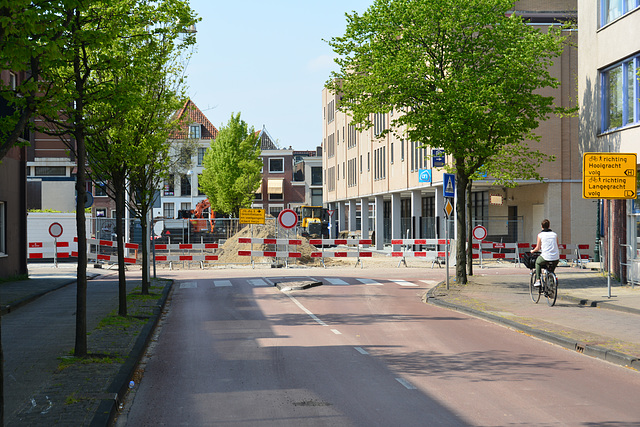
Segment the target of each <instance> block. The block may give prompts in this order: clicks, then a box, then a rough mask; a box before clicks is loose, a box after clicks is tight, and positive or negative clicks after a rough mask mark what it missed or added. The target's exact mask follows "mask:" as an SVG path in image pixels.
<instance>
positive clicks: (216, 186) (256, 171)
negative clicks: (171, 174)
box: [200, 113, 262, 217]
mask: <svg viewBox="0 0 640 427" xmlns="http://www.w3.org/2000/svg"><path fill="white" fill-rule="evenodd" d="M203 165H204V170H203V173H202V176H201V178H200V189H201V190H202V191H203V192H204V193H205V194H206V195H207V197H208V198H209V202H210V203H211V206H212V209H213V210H215V211H216V212H222V213H225V214H231V215H234V216H236V217H237V215H238V214H239V212H240V208H244V207H249V206H251V202H252V201H253V198H254V193H255V191H256V190H257V189H258V187H259V185H260V180H261V179H262V175H261V170H262V159H261V158H260V142H259V140H258V134H257V133H256V132H254V130H253V127H251V128H249V127H248V125H247V123H245V121H244V120H241V119H240V113H238V114H235V115H234V114H233V113H232V114H231V118H230V119H229V122H228V123H227V125H226V126H221V128H220V130H219V132H218V138H217V139H216V140H215V141H212V142H211V145H210V147H209V148H208V149H207V152H206V154H205V156H204V160H203Z"/></svg>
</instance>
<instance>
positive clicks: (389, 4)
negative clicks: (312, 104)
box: [327, 0, 566, 283]
mask: <svg viewBox="0 0 640 427" xmlns="http://www.w3.org/2000/svg"><path fill="white" fill-rule="evenodd" d="M513 4H514V1H512V0H376V1H375V2H374V3H373V5H372V6H371V7H370V8H369V9H368V10H367V11H366V12H365V13H363V14H362V15H358V14H357V13H353V14H352V15H347V28H346V32H345V34H344V36H341V37H335V38H332V39H331V40H330V41H329V42H328V43H329V45H330V46H331V47H332V48H333V50H334V51H335V52H336V53H337V54H338V55H339V57H338V59H336V62H337V63H338V65H339V66H340V70H339V71H337V72H334V73H332V80H330V81H329V82H327V87H328V88H329V89H331V90H333V91H334V92H335V93H340V94H341V95H342V101H341V106H340V108H342V109H343V110H346V111H348V112H349V113H350V114H351V115H352V117H353V120H354V122H356V123H358V124H360V125H361V126H363V127H365V128H366V127H371V126H372V123H371V120H370V117H371V114H373V113H387V112H389V111H396V112H399V113H400V114H396V115H394V117H395V118H394V119H393V121H392V123H391V125H392V126H391V129H390V130H387V132H390V131H394V132H396V133H397V134H399V135H403V136H404V137H408V138H409V139H411V140H412V141H420V142H422V143H423V144H424V146H427V145H429V146H431V147H437V148H443V149H444V150H445V152H446V153H447V154H450V155H451V156H452V157H453V165H452V168H453V170H454V171H455V173H456V175H457V179H456V187H457V202H456V214H457V220H458V228H457V229H458V235H457V247H456V256H457V262H456V276H457V280H458V282H459V283H466V282H467V276H466V260H465V245H466V234H467V232H466V227H465V222H466V216H465V206H466V203H465V199H466V194H467V191H466V190H467V186H468V185H470V183H471V179H472V178H474V176H477V175H475V174H477V173H478V172H482V171H487V172H489V173H491V174H492V175H493V176H495V177H496V179H498V180H499V181H500V182H508V181H512V180H513V179H516V178H520V179H522V178H524V179H526V178H531V177H537V175H536V172H535V168H536V166H537V165H539V163H540V162H541V161H543V160H545V159H548V157H547V156H545V155H544V153H540V152H539V151H536V150H533V149H532V148H531V147H530V145H531V143H532V142H533V143H535V141H536V140H537V138H536V137H535V135H533V131H534V129H536V128H537V126H538V123H539V121H541V120H545V119H547V118H548V117H549V115H551V114H558V113H565V112H566V111H565V110H563V109H562V108H559V107H556V106H554V104H553V98H552V97H548V96H543V95H542V94H541V93H540V91H539V89H541V88H545V87H557V86H558V81H557V80H556V79H555V78H553V77H552V76H551V75H550V73H549V71H548V69H549V67H550V66H551V65H552V59H553V58H556V57H558V56H559V55H560V54H561V53H562V50H563V43H564V38H563V37H562V36H561V34H560V31H559V30H557V29H554V28H552V29H550V30H549V31H548V32H541V31H539V30H538V29H536V28H534V27H532V26H528V25H526V23H525V22H523V20H522V19H521V18H520V17H517V16H515V15H514V14H512V13H510V10H511V9H512V7H513ZM527 140H528V141H529V142H525V141H527Z"/></svg>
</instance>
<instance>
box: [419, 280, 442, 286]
mask: <svg viewBox="0 0 640 427" xmlns="http://www.w3.org/2000/svg"><path fill="white" fill-rule="evenodd" d="M420 281H421V282H422V283H426V284H427V285H430V286H435V285H437V284H438V283H440V282H438V281H437V280H420Z"/></svg>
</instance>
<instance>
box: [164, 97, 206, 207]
mask: <svg viewBox="0 0 640 427" xmlns="http://www.w3.org/2000/svg"><path fill="white" fill-rule="evenodd" d="M177 115H178V121H179V122H180V123H181V125H180V129H179V131H177V132H175V133H174V134H173V135H172V137H171V142H172V150H173V155H174V156H179V155H180V150H181V145H180V143H181V142H185V141H186V140H193V141H195V144H196V145H197V150H196V151H197V152H196V155H195V156H194V157H193V158H191V163H190V164H189V165H185V170H182V171H178V172H179V173H173V174H170V175H169V177H168V178H167V179H166V180H165V182H164V186H163V188H162V189H161V190H160V207H157V208H154V212H153V217H154V218H157V217H163V218H166V219H173V218H177V217H178V215H179V212H180V211H181V210H182V211H188V210H191V209H193V208H195V206H196V205H197V204H198V202H200V201H201V200H204V199H206V198H207V196H206V195H205V194H204V193H203V192H201V191H200V190H199V186H198V181H199V178H200V176H201V175H202V171H203V169H204V165H203V160H204V153H205V152H206V151H207V148H209V145H210V144H211V141H213V140H215V139H216V138H217V136H218V129H217V128H216V127H215V126H214V125H213V124H212V123H211V122H210V121H209V119H208V118H207V117H206V116H205V115H204V113H203V112H202V111H201V110H200V109H199V108H198V106H197V105H196V104H195V103H194V102H193V101H192V100H191V99H188V100H187V101H186V102H185V103H184V105H183V107H182V108H181V109H180V111H178V112H177Z"/></svg>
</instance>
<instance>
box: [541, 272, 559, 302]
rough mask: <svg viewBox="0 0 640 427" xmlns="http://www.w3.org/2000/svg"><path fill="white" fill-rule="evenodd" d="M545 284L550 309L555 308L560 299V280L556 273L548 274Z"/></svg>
mask: <svg viewBox="0 0 640 427" xmlns="http://www.w3.org/2000/svg"><path fill="white" fill-rule="evenodd" d="M546 276H547V277H546V284H545V292H544V294H545V296H546V297H547V304H549V307H553V306H554V305H555V303H556V298H558V278H557V277H556V275H555V274H554V273H551V272H547V274H546Z"/></svg>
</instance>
